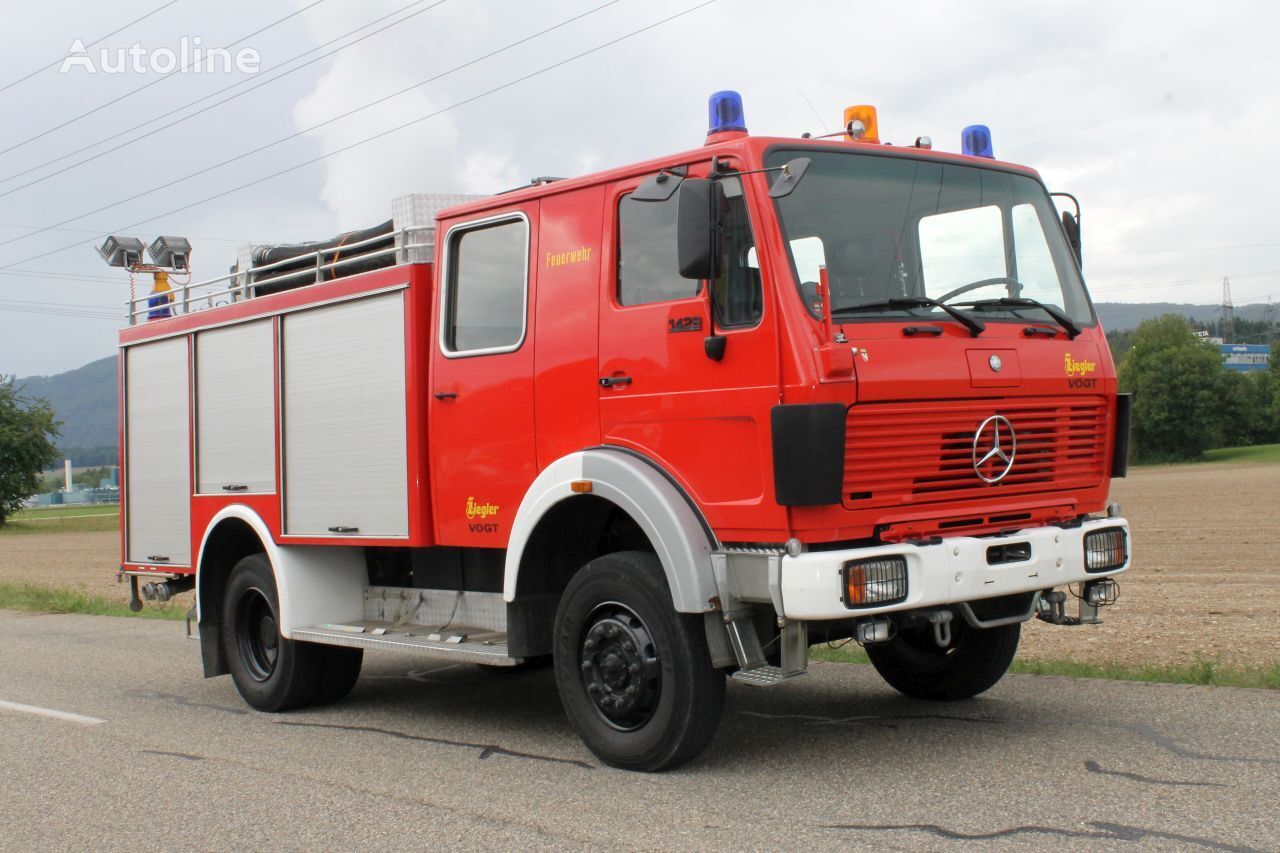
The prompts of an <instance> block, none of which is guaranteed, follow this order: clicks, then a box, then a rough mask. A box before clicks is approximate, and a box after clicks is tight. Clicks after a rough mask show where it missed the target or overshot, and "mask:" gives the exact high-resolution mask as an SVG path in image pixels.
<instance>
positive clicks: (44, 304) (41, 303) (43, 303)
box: [0, 299, 123, 311]
mask: <svg viewBox="0 0 1280 853" xmlns="http://www.w3.org/2000/svg"><path fill="white" fill-rule="evenodd" d="M0 304H6V305H30V306H32V307H34V308H86V309H90V310H94V311H114V310H116V309H115V308H114V307H112V306H110V305H86V304H84V303H83V302H50V301H48V300H38V299H37V300H31V299H4V300H0ZM121 304H122V305H123V303H121Z"/></svg>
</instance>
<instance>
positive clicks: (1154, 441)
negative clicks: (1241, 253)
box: [1107, 314, 1280, 462]
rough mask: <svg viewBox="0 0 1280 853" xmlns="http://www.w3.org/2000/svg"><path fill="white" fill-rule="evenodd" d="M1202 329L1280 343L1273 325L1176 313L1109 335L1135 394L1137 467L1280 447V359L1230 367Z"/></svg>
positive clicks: (1126, 385) (1124, 386) (1124, 381)
mask: <svg viewBox="0 0 1280 853" xmlns="http://www.w3.org/2000/svg"><path fill="white" fill-rule="evenodd" d="M1197 331H1207V332H1209V334H1210V335H1213V336H1215V337H1223V338H1225V339H1227V340H1228V341H1233V342H1234V341H1242V340H1247V341H1249V342H1251V343H1271V344H1272V347H1273V350H1274V346H1275V344H1274V342H1275V341H1277V340H1280V326H1277V324H1275V323H1267V322H1262V321H1250V320H1240V319H1238V318H1223V319H1221V320H1214V321H1212V322H1209V323H1192V322H1190V321H1188V320H1187V319H1186V318H1185V317H1181V316H1179V315H1176V314H1166V315H1165V316H1163V317H1160V318H1158V319H1155V320H1146V321H1144V322H1143V323H1141V324H1140V325H1139V326H1138V328H1137V329H1134V330H1132V331H1122V332H1116V333H1111V334H1108V336H1107V340H1108V343H1110V345H1111V352H1112V356H1113V357H1114V358H1115V361H1116V363H1117V365H1118V366H1119V374H1120V390H1121V391H1127V392H1131V393H1133V395H1134V402H1133V432H1132V436H1131V439H1132V443H1131V446H1130V458H1131V459H1132V460H1133V461H1135V462H1181V461H1188V460H1195V459H1200V458H1201V457H1202V456H1203V455H1204V452H1205V451H1206V450H1210V449H1212V448H1215V447H1243V446H1249V445H1254V444H1272V443H1275V442H1280V362H1277V360H1276V359H1275V358H1274V355H1273V357H1272V360H1271V365H1270V368H1269V369H1268V370H1261V371H1252V372H1247V373H1246V372H1240V371H1235V370H1227V369H1225V368H1224V367H1223V366H1222V354H1221V351H1220V350H1219V349H1218V347H1217V345H1216V344H1213V343H1210V342H1209V341H1208V340H1207V339H1205V338H1202V337H1199V336H1197V334H1196V332H1197Z"/></svg>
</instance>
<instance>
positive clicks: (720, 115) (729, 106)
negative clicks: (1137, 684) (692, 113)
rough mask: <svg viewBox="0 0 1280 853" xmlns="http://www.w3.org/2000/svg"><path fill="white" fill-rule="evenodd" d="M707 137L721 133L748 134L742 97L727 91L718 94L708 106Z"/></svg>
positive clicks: (712, 97)
mask: <svg viewBox="0 0 1280 853" xmlns="http://www.w3.org/2000/svg"><path fill="white" fill-rule="evenodd" d="M707 111H708V113H709V116H708V119H707V136H708V137H711V136H715V135H717V134H720V133H746V132H747V121H746V119H745V118H744V117H743V115H742V96H741V95H739V94H738V93H737V92H734V91H732V90H730V89H726V90H725V91H723V92H716V93H715V94H713V95H712V96H711V100H710V102H709V103H708V104H707Z"/></svg>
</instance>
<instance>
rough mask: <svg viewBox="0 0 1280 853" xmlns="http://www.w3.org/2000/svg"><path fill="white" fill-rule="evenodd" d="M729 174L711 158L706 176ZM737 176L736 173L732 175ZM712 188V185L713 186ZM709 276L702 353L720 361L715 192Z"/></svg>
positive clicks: (717, 203) (717, 205)
mask: <svg viewBox="0 0 1280 853" xmlns="http://www.w3.org/2000/svg"><path fill="white" fill-rule="evenodd" d="M728 174H731V173H722V172H721V171H720V158H718V157H712V158H711V173H710V174H709V175H708V176H707V177H709V178H711V179H712V180H715V179H716V178H719V177H726V176H727V175H728ZM732 174H737V173H732ZM713 186H714V185H713ZM710 215H711V242H712V246H711V275H710V277H709V278H708V279H707V332H708V334H707V336H706V337H705V338H703V340H702V349H703V352H705V353H706V354H707V358H709V359H711V360H712V361H720V360H721V359H723V358H724V351H725V346H726V345H727V344H728V339H727V338H726V337H725V336H724V335H717V334H716V294H715V284H716V279H717V278H719V277H720V269H719V267H720V199H719V197H718V196H717V194H716V193H715V192H712V193H711V211H710Z"/></svg>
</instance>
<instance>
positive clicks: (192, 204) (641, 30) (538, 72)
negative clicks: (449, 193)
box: [0, 0, 717, 270]
mask: <svg viewBox="0 0 1280 853" xmlns="http://www.w3.org/2000/svg"><path fill="white" fill-rule="evenodd" d="M716 1H717V0H704V1H703V3H699V4H698V5H694V6H690V8H687V9H685V10H684V12H677V13H676V14H673V15H668V17H666V18H663V19H660V20H657V22H654V23H652V24H648V26H645V27H641V28H639V29H632V31H631V32H628V33H626V35H623V36H618V37H617V38H613V40H611V41H607V42H604V44H602V45H596V46H595V47H591V49H589V50H584V51H582V53H580V54H575V55H572V56H570V58H568V59H562V60H559V61H557V63H552V64H550V65H545V67H543V68H540V69H538V70H535V72H530V73H529V74H524V76H521V77H517V78H516V79H512V81H508V82H506V83H502V85H500V86H495V87H493V88H490V90H486V91H484V92H480V93H479V95H472V96H471V97H467V99H463V100H461V101H457V102H454V104H451V105H449V106H445V108H443V109H439V110H435V111H434V113H428V114H426V115H420V117H419V118H416V119H412V120H410V122H406V123H403V124H399V126H397V127H393V128H389V129H387V131H383V132H380V133H375V134H374V136H369V137H365V138H364V140H357V141H356V142H352V143H349V145H344V146H342V147H339V149H335V150H333V151H329V152H328V154H321V155H319V156H315V158H311V159H310V160H305V161H303V163H298V164H296V165H292V167H289V168H287V169H280V170H279V172H274V173H271V174H268V175H262V177H261V178H257V179H255V181H250V182H248V183H242V184H239V186H238V187H232V188H230V190H224V191H223V192H219V193H215V195H212V196H207V197H205V199H200V200H198V201H192V202H189V204H186V205H183V206H180V207H174V209H173V210H168V211H165V213H161V214H156V215H155V216H148V218H147V219H142V220H138V222H136V223H132V224H128V225H124V227H122V228H116V229H114V231H115V232H125V231H129V229H132V228H138V227H140V225H145V224H147V223H150V222H154V220H156V219H163V218H164V216H172V215H173V214H175V213H182V211H183V210H189V209H191V207H196V206H198V205H202V204H207V202H210V201H216V200H218V199H223V197H225V196H229V195H232V193H236V192H239V191H242V190H247V188H248V187H252V186H256V184H259V183H264V182H266V181H271V179H273V178H279V177H280V175H284V174H289V173H291V172H297V170H298V169H302V168H306V167H308V165H312V164H315V163H320V161H321V160H325V159H328V158H332V156H334V155H337V154H343V152H346V151H351V150H352V149H356V147H358V146H361V145H365V143H366V142H372V141H375V140H380V138H383V137H385V136H390V134H392V133H397V132H399V131H403V129H406V128H408V127H412V126H415V124H420V123H422V122H425V120H428V119H431V118H435V117H438V115H443V114H444V113H448V111H451V110H454V109H457V108H460V106H465V105H467V104H471V102H474V101H477V100H480V99H481V97H488V96H489V95H493V93H495V92H500V91H502V90H506V88H511V87H512V86H516V85H518V83H522V82H525V81H529V79H532V78H534V77H539V76H541V74H545V73H548V72H552V70H554V69H557V68H561V67H563V65H568V64H570V63H573V61H576V60H579V59H582V58H584V56H589V55H591V54H595V53H599V51H602V50H604V49H605V47H612V46H613V45H617V44H618V42H622V41H626V40H627V38H632V37H635V36H639V35H641V33H645V32H648V31H650V29H654V28H657V27H660V26H663V24H666V23H669V22H672V20H676V19H677V18H684V17H685V15H687V14H691V13H694V12H698V10H699V9H705V8H707V6H709V5H713V4H714V3H716ZM82 245H83V241H79V242H76V243H70V245H68V246H63V247H60V248H52V250H50V251H47V252H41V254H40V255H32V256H31V257H27V259H23V260H20V261H14V263H12V264H5V265H4V266H3V268H0V270H6V269H13V268H14V266H19V265H22V264H29V263H31V261H35V260H40V259H42V257H49V256H50V255H56V254H59V252H64V251H67V250H69V248H77V247H78V246H82Z"/></svg>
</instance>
